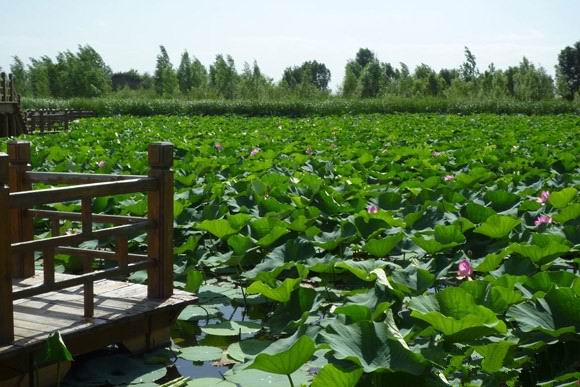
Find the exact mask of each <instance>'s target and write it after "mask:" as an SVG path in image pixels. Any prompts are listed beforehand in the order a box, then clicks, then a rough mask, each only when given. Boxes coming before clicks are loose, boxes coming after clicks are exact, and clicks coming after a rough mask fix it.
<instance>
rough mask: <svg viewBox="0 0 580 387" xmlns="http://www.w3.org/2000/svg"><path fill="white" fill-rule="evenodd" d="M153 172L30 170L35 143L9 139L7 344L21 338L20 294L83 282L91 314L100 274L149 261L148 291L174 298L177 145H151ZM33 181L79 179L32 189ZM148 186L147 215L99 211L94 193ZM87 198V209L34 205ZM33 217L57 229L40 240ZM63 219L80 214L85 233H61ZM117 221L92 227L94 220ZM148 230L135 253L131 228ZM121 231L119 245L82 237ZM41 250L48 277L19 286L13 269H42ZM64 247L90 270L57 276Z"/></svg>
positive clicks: (4, 250) (1, 301) (3, 327)
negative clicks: (101, 245) (92, 245)
mask: <svg viewBox="0 0 580 387" xmlns="http://www.w3.org/2000/svg"><path fill="white" fill-rule="evenodd" d="M148 156H149V167H150V170H149V175H148V176H108V175H102V174H97V175H89V174H80V173H50V172H30V144H29V143H28V142H23V141H19V142H9V143H8V156H6V155H0V219H2V220H4V219H5V220H6V221H3V222H1V223H0V346H1V345H5V344H10V343H11V342H12V341H13V339H14V331H13V326H14V321H13V307H12V303H13V300H15V299H21V298H26V297H32V296H35V295H39V294H42V293H46V292H52V291H57V290H62V289H66V288H69V287H74V286H79V285H82V286H83V289H84V309H85V311H84V315H85V317H87V318H91V317H92V316H93V314H94V300H93V298H94V286H93V282H94V281H96V280H99V279H105V278H113V277H115V276H119V275H127V274H128V273H130V272H134V271H137V270H142V269H147V273H148V291H147V293H148V297H150V298H167V297H170V296H171V295H172V294H173V261H172V256H173V245H172V239H173V171H172V169H171V167H172V165H173V146H172V145H171V144H169V143H158V144H151V145H150V146H149V149H148ZM33 183H46V184H75V183H76V184H78V183H82V184H80V185H73V186H67V187H57V188H51V189H40V190H32V184H33ZM136 192H141V193H145V194H147V205H148V215H147V217H146V218H143V217H132V216H119V215H105V214H93V213H92V200H93V198H95V197H100V196H112V195H120V194H130V193H136ZM73 200H80V201H81V212H80V213H76V212H59V211H52V210H41V209H33V208H32V207H34V206H37V205H42V204H48V203H56V202H66V201H73ZM33 218H46V219H49V221H50V223H49V224H50V229H51V234H52V235H51V237H49V238H44V239H37V240H35V239H34V237H33V230H34V227H33V226H34V224H33ZM60 220H72V221H77V222H80V223H81V225H82V227H81V228H82V231H81V232H80V233H79V234H73V235H60V228H61V226H60ZM94 223H100V224H112V225H113V226H112V227H107V228H101V229H97V230H93V224H94ZM143 232H147V238H148V249H147V255H142V254H131V253H129V244H128V241H129V239H128V235H130V234H132V233H143ZM107 237H114V238H115V239H116V247H115V251H110V250H91V249H83V248H78V247H75V246H78V245H79V244H80V243H82V242H85V241H89V240H95V239H102V238H107ZM36 251H40V252H42V259H43V267H44V283H43V284H42V285H38V286H35V287H31V288H25V289H19V290H16V291H14V293H13V291H12V283H11V277H16V278H26V277H30V276H33V275H35V270H34V266H35V261H34V252H36ZM57 252H59V253H64V254H69V255H76V256H81V257H83V262H84V267H85V274H83V275H80V276H77V277H74V278H71V279H68V280H65V281H59V282H55V274H54V265H55V263H54V256H55V254H56V253H57ZM94 258H102V259H107V260H112V261H116V262H117V268H113V269H106V270H102V271H97V272H92V259H94Z"/></svg>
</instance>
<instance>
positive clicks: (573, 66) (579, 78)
mask: <svg viewBox="0 0 580 387" xmlns="http://www.w3.org/2000/svg"><path fill="white" fill-rule="evenodd" d="M556 79H557V85H558V93H559V94H560V95H561V96H562V97H563V98H566V99H567V100H572V99H574V96H576V95H579V94H580V41H578V42H576V43H575V44H574V45H573V46H572V47H570V46H568V47H566V48H564V49H563V50H562V51H560V54H559V55H558V65H557V66H556Z"/></svg>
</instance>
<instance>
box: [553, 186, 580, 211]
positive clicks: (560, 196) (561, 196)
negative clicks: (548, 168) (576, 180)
mask: <svg viewBox="0 0 580 387" xmlns="http://www.w3.org/2000/svg"><path fill="white" fill-rule="evenodd" d="M577 193H578V190H577V189H576V188H573V187H568V188H564V189H563V190H561V191H557V192H552V193H551V194H550V197H549V198H548V202H549V203H550V204H551V205H553V206H554V207H556V208H558V209H560V208H564V207H566V206H567V205H568V203H570V202H571V201H572V200H573V199H574V197H576V194H577Z"/></svg>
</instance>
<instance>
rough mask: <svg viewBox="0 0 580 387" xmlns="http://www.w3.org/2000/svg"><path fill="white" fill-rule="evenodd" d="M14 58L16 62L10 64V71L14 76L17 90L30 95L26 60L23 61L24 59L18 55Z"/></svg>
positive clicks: (21, 93)
mask: <svg viewBox="0 0 580 387" xmlns="http://www.w3.org/2000/svg"><path fill="white" fill-rule="evenodd" d="M13 59H14V62H13V63H12V64H11V65H10V72H11V73H12V75H13V76H14V82H15V83H16V90H17V91H18V93H19V94H20V95H30V84H29V80H28V73H27V71H26V67H24V62H22V60H20V58H19V57H17V56H15V57H14V58H13Z"/></svg>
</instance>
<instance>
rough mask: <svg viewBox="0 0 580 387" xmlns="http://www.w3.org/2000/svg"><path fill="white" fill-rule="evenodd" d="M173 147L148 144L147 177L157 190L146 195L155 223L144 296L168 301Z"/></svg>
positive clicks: (170, 274)
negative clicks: (152, 181) (146, 288)
mask: <svg viewBox="0 0 580 387" xmlns="http://www.w3.org/2000/svg"><path fill="white" fill-rule="evenodd" d="M172 166H173V145H172V144H171V143H167V142H163V143H156V144H150V145H149V168H150V169H149V176H150V177H153V178H155V179H157V181H158V186H157V190H155V191H152V192H149V194H148V200H147V201H148V217H149V220H152V221H153V222H154V223H155V229H153V230H151V231H149V233H148V239H149V249H148V255H149V259H150V260H152V261H153V262H152V266H151V267H150V268H149V270H148V278H149V279H148V296H149V297H151V298H168V297H171V295H172V294H173V170H172V169H171V167H172Z"/></svg>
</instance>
